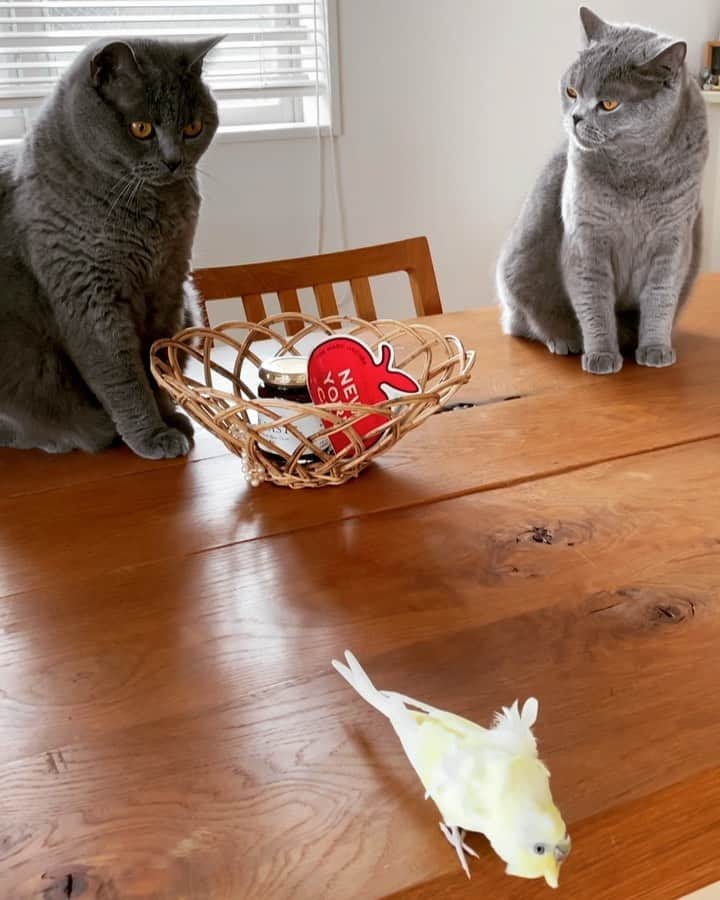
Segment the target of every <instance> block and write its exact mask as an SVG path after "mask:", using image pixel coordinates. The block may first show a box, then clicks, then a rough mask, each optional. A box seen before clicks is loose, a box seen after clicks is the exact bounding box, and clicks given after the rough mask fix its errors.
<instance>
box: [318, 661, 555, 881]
mask: <svg viewBox="0 0 720 900" xmlns="http://www.w3.org/2000/svg"><path fill="white" fill-rule="evenodd" d="M345 658H346V660H347V665H345V664H344V663H341V662H338V661H337V660H333V666H334V667H335V668H336V669H337V671H338V672H339V673H340V674H341V675H342V676H343V678H344V679H345V680H346V681H347V682H348V683H349V684H350V685H351V686H352V687H353V688H355V690H356V691H357V692H358V694H360V696H361V697H362V698H363V699H364V700H366V701H367V702H368V703H370V704H371V705H372V706H374V707H375V709H377V710H379V711H380V712H381V713H383V714H384V715H386V716H387V717H388V719H390V723H391V724H392V726H393V728H394V729H395V731H396V733H397V735H398V737H399V738H400V742H401V744H402V746H403V750H404V751H405V753H406V755H407V758H408V759H409V760H410V762H411V763H412V766H413V768H414V769H415V771H416V772H417V774H418V776H419V778H420V780H421V781H422V783H423V785H424V787H425V791H426V794H425V796H426V797H430V798H432V800H433V801H434V803H435V805H436V806H437V808H438V809H439V810H440V813H441V815H442V817H443V821H442V822H441V823H440V828H441V830H442V832H443V834H444V835H445V837H446V838H447V839H448V841H450V843H451V844H452V846H453V847H454V848H455V850H456V852H457V855H458V857H459V859H460V864H461V865H462V867H463V869H464V870H465V873H466V874H467V876H468V878H469V877H470V870H469V868H468V864H467V859H466V858H465V854H466V853H470V854H471V855H472V856H477V854H476V853H475V851H474V850H473V849H472V848H471V847H468V846H467V844H466V843H465V841H464V838H465V832H466V831H478V832H481V833H482V834H484V835H485V837H486V838H487V839H488V840H489V841H490V844H491V845H492V848H493V850H494V851H495V852H496V853H497V854H498V856H499V857H500V858H501V859H503V860H504V862H505V863H507V868H506V869H505V871H506V872H507V874H508V875H517V876H519V877H521V878H542V877H544V878H545V880H546V881H547V883H548V884H549V885H550V887H553V888H556V887H557V886H558V877H559V873H560V866H561V864H562V863H563V861H564V860H565V859H566V858H567V855H568V853H569V852H570V838H569V837H568V834H567V829H566V828H565V823H564V822H563V820H562V817H561V815H560V813H559V812H558V810H557V808H556V807H555V804H554V803H553V799H552V796H551V794H550V785H549V779H550V773H549V772H548V770H547V769H546V768H545V766H544V765H543V763H542V762H541V761H540V759H539V758H538V754H537V745H536V743H535V738H534V737H533V733H532V730H531V728H532V726H533V725H534V724H535V720H536V719H537V713H538V702H537V700H535V699H534V698H531V699H529V700H527V701H526V703H525V704H524V706H523V708H522V711H520V710H519V709H518V702H517V700H516V701H515V703H513V705H512V706H511V707H510V708H507V707H503V710H502V712H501V713H498V714H497V715H496V716H495V721H494V723H493V726H492V727H491V728H482V727H481V726H480V725H476V724H475V723H474V722H470V721H468V720H467V719H463V718H461V717H460V716H456V715H453V714H452V713H449V712H444V711H443V710H440V709H435V708H434V707H432V706H428V705H427V704H426V703H420V702H419V701H417V700H413V699H411V698H410V697H404V696H403V695H402V694H396V693H395V692H393V691H378V690H377V689H376V688H375V686H374V685H373V683H372V681H370V679H369V677H368V676H367V674H366V673H365V671H364V670H363V669H362V667H361V666H360V663H359V662H358V661H357V659H355V657H354V656H353V654H352V653H350V651H348V650H346V651H345Z"/></svg>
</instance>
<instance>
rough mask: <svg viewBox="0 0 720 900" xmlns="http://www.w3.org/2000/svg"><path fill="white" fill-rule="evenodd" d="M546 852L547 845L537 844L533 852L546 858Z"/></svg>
mask: <svg viewBox="0 0 720 900" xmlns="http://www.w3.org/2000/svg"><path fill="white" fill-rule="evenodd" d="M545 850H546V847H545V844H535V846H534V847H533V852H534V853H535V854H536V855H537V856H545Z"/></svg>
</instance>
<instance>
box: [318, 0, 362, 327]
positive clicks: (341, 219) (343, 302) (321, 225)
mask: <svg viewBox="0 0 720 900" xmlns="http://www.w3.org/2000/svg"><path fill="white" fill-rule="evenodd" d="M318 4H319V5H320V10H321V14H322V20H321V22H320V23H319V24H320V25H321V27H322V33H323V35H324V38H325V48H324V54H323V63H324V71H325V72H326V75H327V103H328V121H329V128H328V135H327V137H328V143H329V149H330V153H329V156H330V175H331V180H332V190H333V200H334V202H335V214H336V216H337V227H338V232H339V239H340V249H341V250H347V229H346V224H345V210H344V205H343V201H342V187H341V181H340V170H339V166H338V161H337V149H336V144H335V134H334V122H333V110H334V104H333V83H332V77H331V74H332V73H331V72H330V48H329V44H330V29H329V27H328V17H327V6H326V0H313V11H314V15H315V32H314V34H315V72H316V78H315V130H316V140H317V147H318V179H319V187H318V194H319V197H318V219H317V252H318V253H322V252H323V237H324V234H325V219H326V209H327V196H326V191H325V141H324V140H323V138H324V135H323V133H322V127H321V124H320V103H321V97H320V42H319V37H318ZM337 303H338V309H339V311H340V312H341V313H342V312H344V311H346V310H347V309H348V308H349V307H352V298H351V296H350V294H349V292H348V290H347V289H346V290H345V291H344V292H343V296H342V297H339V298H338V300H337Z"/></svg>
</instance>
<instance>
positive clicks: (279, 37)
mask: <svg viewBox="0 0 720 900" xmlns="http://www.w3.org/2000/svg"><path fill="white" fill-rule="evenodd" d="M325 3H326V0H309V2H302V3H276V2H270V0H254V2H247V0H246V2H239V3H238V2H229V0H215V2H214V3H207V4H203V3H196V2H192V0H178V2H173V3H171V2H155V3H148V2H147V0H115V2H112V0H98V2H85V3H82V2H77V0H55V2H51V0H24V2H11V0H0V111H1V112H4V115H5V116H6V117H7V116H8V115H16V114H18V113H19V112H21V111H23V110H27V109H28V108H32V107H33V106H36V105H37V104H39V103H41V102H42V100H43V99H44V98H45V97H46V96H47V95H48V93H49V92H50V91H51V90H52V87H53V85H54V83H55V81H56V80H57V78H58V77H59V76H60V75H61V73H62V72H63V70H64V69H65V68H67V66H69V65H70V63H71V62H72V60H73V58H74V57H75V55H76V54H77V53H78V52H79V51H80V50H82V48H83V47H84V46H85V45H86V44H87V43H89V42H90V41H92V40H94V39H95V38H101V37H108V38H110V39H112V38H113V37H158V38H163V37H164V38H171V39H178V40H182V39H183V38H197V37H201V36H204V35H207V36H211V35H216V34H224V35H226V38H225V39H224V40H223V41H222V42H221V43H220V44H219V45H218V46H217V48H215V49H214V50H213V51H212V53H211V54H210V56H209V57H208V60H207V62H206V65H205V74H206V78H207V80H208V82H209V83H210V85H211V87H212V89H213V92H214V94H215V97H216V98H217V100H218V101H219V104H220V112H221V122H222V121H223V119H225V121H226V122H229V123H230V124H232V121H233V120H232V116H228V115H227V114H226V115H224V112H225V113H227V112H228V111H230V110H232V109H233V108H235V109H237V108H239V107H242V106H243V105H244V106H245V108H248V107H250V108H252V107H253V106H255V107H258V108H260V107H263V108H264V109H265V111H264V113H263V114H262V115H261V116H259V118H258V121H260V122H266V123H268V122H269V123H272V119H273V116H272V114H268V111H267V109H268V107H270V108H271V109H272V108H273V107H276V108H277V109H278V118H279V121H283V122H287V121H303V105H302V103H300V104H299V103H298V102H297V99H298V98H303V97H305V98H308V97H313V98H316V99H317V96H318V95H319V94H321V95H325V94H326V93H327V90H328V76H329V52H328V28H327V10H326V7H325ZM293 98H295V103H294V105H293V103H292V100H293ZM253 100H255V101H256V102H255V103H254V104H253V103H252V101H253ZM242 101H244V104H243V102H242ZM268 101H271V102H268ZM281 101H283V102H281ZM311 105H312V104H309V103H306V104H305V108H306V109H309V108H310V106H311ZM289 109H294V110H295V112H294V114H293V115H291V116H288V110H289ZM243 121H247V119H245V120H243ZM1 123H2V120H1V119H0V137H1V136H2V128H1Z"/></svg>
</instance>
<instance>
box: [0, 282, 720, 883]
mask: <svg viewBox="0 0 720 900" xmlns="http://www.w3.org/2000/svg"><path fill="white" fill-rule="evenodd" d="M719 300H720V276H712V277H706V278H704V279H703V280H702V281H701V283H700V284H699V286H698V288H697V290H696V292H695V297H694V298H693V301H692V303H691V305H690V307H689V309H688V310H687V312H686V314H685V315H684V318H683V320H682V323H681V328H680V333H679V334H678V338H677V348H678V352H679V360H680V361H679V362H678V364H677V365H676V366H675V367H674V368H670V369H663V370H650V369H641V368H637V367H635V366H634V365H630V364H628V365H627V366H626V368H625V370H624V371H623V372H622V373H621V374H619V375H617V376H614V377H609V378H598V377H593V376H590V375H584V374H583V373H582V372H581V371H580V364H579V361H578V360H577V359H562V358H554V357H552V356H550V354H548V353H547V352H545V351H544V350H543V349H542V348H540V347H537V346H531V345H529V344H526V343H523V342H518V341H514V340H511V339H509V338H504V337H501V336H500V334H499V329H498V327H497V323H496V311H494V310H482V311H474V312H467V313H461V314H452V315H447V316H444V317H442V318H441V319H437V320H434V324H436V325H439V326H441V327H442V329H443V330H444V331H448V332H455V333H457V334H458V335H460V336H461V337H462V338H463V339H464V340H465V342H466V344H467V345H468V346H472V347H475V348H476V349H477V351H478V362H477V365H476V368H475V373H474V377H473V381H472V383H471V384H470V385H469V386H468V387H467V388H466V389H465V390H464V391H463V393H462V396H461V397H460V396H459V397H458V398H457V399H463V400H465V401H467V402H472V403H474V404H476V405H474V406H472V407H471V408H468V409H463V410H458V411H454V412H447V413H443V414H441V415H437V416H434V417H433V418H432V419H431V420H430V421H429V422H428V423H427V424H426V425H424V426H423V427H422V428H420V429H419V430H417V431H416V432H414V433H412V434H410V435H408V436H407V437H406V438H405V439H404V440H403V441H402V442H401V443H400V444H399V445H398V446H397V447H396V448H395V449H394V450H393V451H391V452H389V453H387V454H386V455H385V456H384V457H383V458H382V459H381V460H380V461H379V462H378V463H377V465H375V466H374V467H372V468H371V469H370V470H368V471H367V472H366V473H364V474H363V475H362V477H361V478H360V479H358V480H357V481H356V482H354V483H352V484H350V485H347V486H345V487H342V488H327V489H323V490H319V491H301V492H297V493H296V492H290V491H288V490H284V489H280V488H273V487H270V486H266V487H262V488H259V489H256V490H252V489H250V488H248V487H247V486H246V485H245V484H244V482H243V480H242V477H241V473H240V465H239V461H238V460H237V459H235V458H234V457H231V456H229V455H228V454H227V453H226V451H225V450H224V449H223V448H222V447H221V446H220V445H219V444H218V443H216V442H214V440H212V439H211V438H209V437H207V436H200V437H199V439H198V443H197V447H196V449H195V451H194V453H193V456H192V457H191V459H190V460H189V461H177V462H168V463H151V462H148V461H144V460H140V459H137V458H135V457H133V456H132V455H131V454H130V453H129V452H127V451H125V450H117V451H114V452H110V453H106V454H103V455H101V456H97V457H88V456H83V455H80V454H75V455H71V456H64V457H49V456H44V455H42V454H40V453H30V452H24V453H20V452H11V451H4V452H1V453H0V505H1V508H2V524H1V525H0V596H2V603H1V604H0V898H2V900H6V898H7V900H24V898H39V897H42V898H45V900H60V898H65V897H68V896H70V897H82V898H83V900H85V898H98V900H100V898H102V900H112V898H121V900H135V898H169V900H182V898H188V900H203V898H230V900H245V898H251V900H255V898H257V900H265V898H269V900H280V898H293V900H326V898H330V900H334V898H338V900H345V898H362V900H365V898H376V897H385V896H396V897H402V898H413V900H420V898H423V900H431V898H432V900H444V898H470V897H490V898H505V897H508V898H515V897H518V898H532V897H539V896H548V889H547V887H545V885H544V883H541V882H525V881H521V880H518V879H512V878H508V877H506V876H505V875H504V874H503V866H502V864H501V863H500V861H499V860H498V859H497V858H496V857H495V856H494V855H493V854H492V853H491V852H490V851H489V850H488V848H487V845H486V843H485V841H484V840H483V839H482V838H481V837H477V836H475V837H473V838H472V839H471V841H472V843H473V844H474V845H475V847H477V848H478V850H479V852H480V859H479V860H473V861H472V864H471V865H472V873H473V878H472V881H470V882H468V881H467V880H466V879H465V877H464V876H463V875H462V873H461V871H460V869H459V866H458V864H457V860H456V857H455V855H454V853H453V851H452V849H451V848H450V847H449V845H448V844H446V843H445V841H444V840H443V838H442V836H441V835H440V833H439V831H438V828H437V820H438V815H437V812H436V810H435V809H434V807H432V805H431V804H430V803H427V802H425V801H424V800H423V798H422V792H421V790H420V789H419V786H418V784H417V783H416V780H415V777H414V775H413V773H412V772H411V770H410V767H409V766H408V765H407V763H406V762H405V759H404V757H403V755H402V751H401V749H400V747H399V744H398V742H397V740H396V738H395V736H394V734H393V733H392V731H391V729H390V728H389V726H388V725H387V723H386V722H385V721H384V720H383V719H382V718H381V716H380V715H379V714H377V713H375V712H374V711H373V710H371V709H370V708H368V707H367V706H366V705H365V704H364V703H363V702H362V701H361V700H360V699H359V698H358V697H357V696H356V695H354V694H353V693H352V691H350V689H349V688H348V687H347V686H346V685H345V684H344V682H343V681H342V680H341V679H340V678H339V677H338V676H337V675H336V674H335V673H334V672H333V671H332V670H331V669H330V660H331V658H332V657H333V656H337V655H339V654H340V653H341V652H342V651H343V650H344V649H345V648H346V647H350V648H352V649H353V650H354V651H355V653H356V654H357V655H358V657H359V658H360V660H361V661H362V662H363V663H364V665H365V666H366V668H367V669H368V671H369V673H370V674H371V676H372V677H373V678H374V679H375V680H376V682H377V683H378V685H379V686H380V687H388V688H393V689H397V690H399V691H402V692H404V693H408V694H411V695H415V696H418V697H420V698H422V699H425V700H427V701H428V702H431V703H433V704H436V705H438V706H441V707H445V708H448V709H451V710H454V711H456V712H458V713H460V714H462V715H465V716H467V717H469V718H471V719H474V720H477V721H479V722H488V721H489V719H490V717H491V715H492V713H493V712H494V711H495V710H496V709H497V708H498V707H499V706H500V705H501V704H505V703H508V702H509V701H512V700H513V699H514V698H515V697H520V698H524V697H526V696H528V695H536V696H538V697H539V699H540V720H539V724H538V727H537V734H538V737H539V740H540V746H541V752H542V755H543V757H544V759H545V760H546V762H547V763H548V765H549V767H550V769H551V771H552V775H553V779H552V785H553V791H554V795H555V798H556V801H557V803H558V805H559V806H560V808H561V809H562V811H563V813H564V814H565V818H566V820H567V822H568V824H569V826H570V830H571V833H572V836H573V839H574V849H573V852H572V855H571V857H570V860H569V861H568V863H567V864H566V866H565V867H564V869H563V872H562V879H561V891H562V892H563V896H565V897H567V898H571V897H572V898H582V900H596V898H618V900H630V898H632V900H636V898H645V897H647V898H659V900H662V898H676V897H679V896H680V895H682V894H683V893H686V892H690V891H691V890H694V889H695V888H698V887H700V886H702V885H704V884H707V883H709V882H711V881H713V880H716V879H720V852H719V851H720V556H719V554H720V392H719V388H718V385H719V379H720V316H718V313H717V304H718V301H719ZM431 321H433V320H431Z"/></svg>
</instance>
